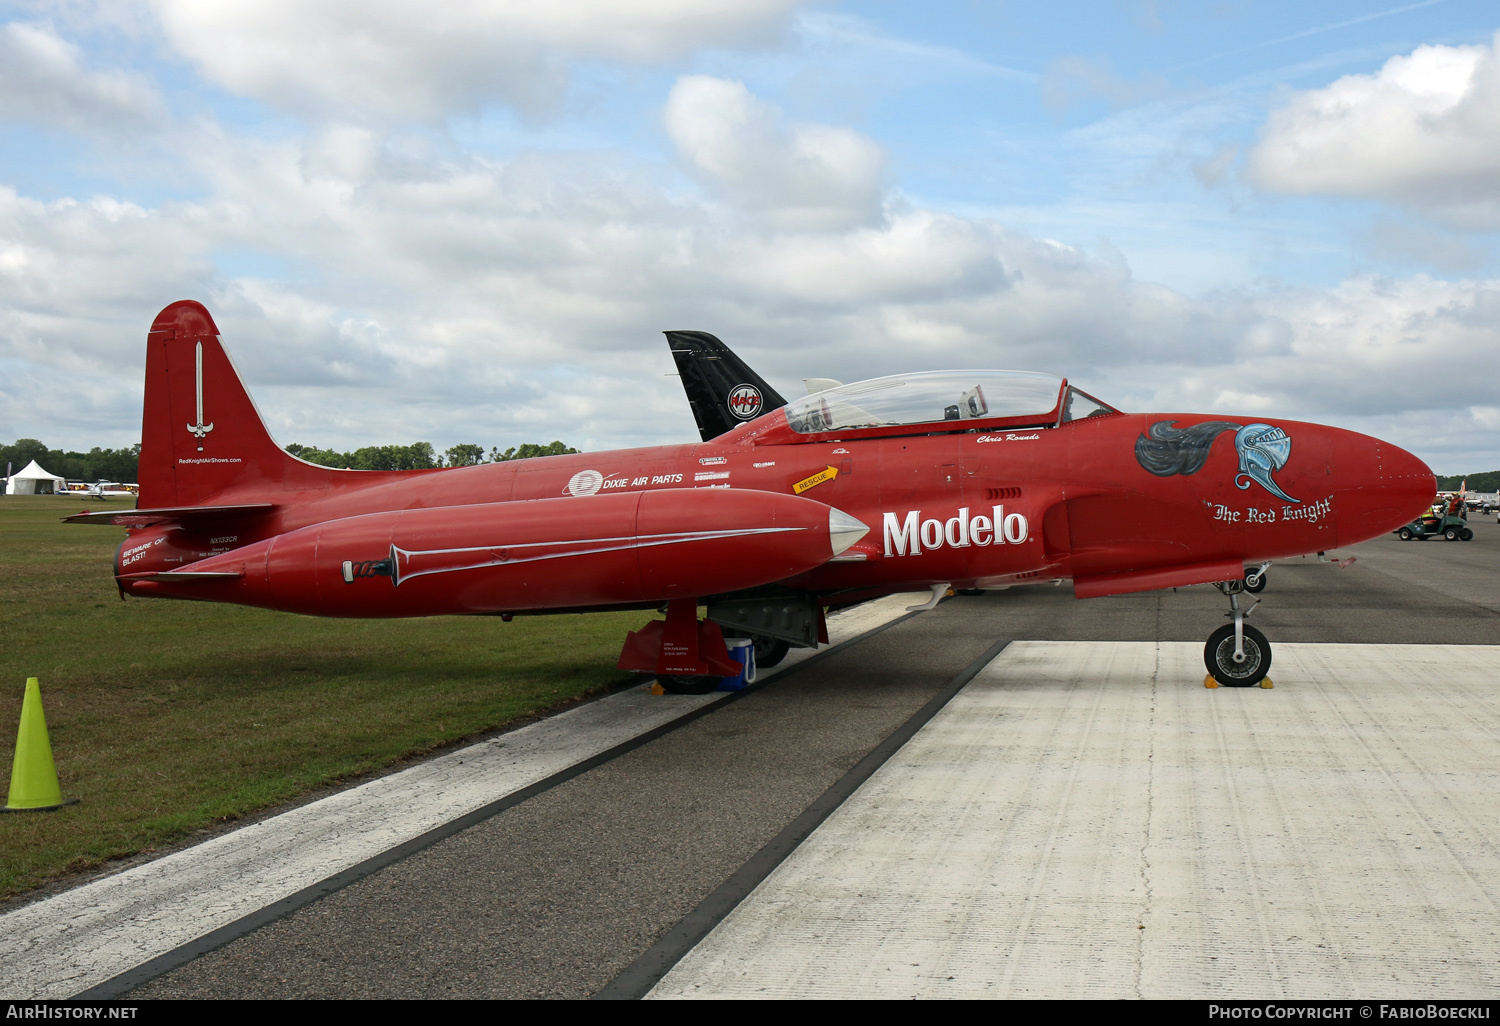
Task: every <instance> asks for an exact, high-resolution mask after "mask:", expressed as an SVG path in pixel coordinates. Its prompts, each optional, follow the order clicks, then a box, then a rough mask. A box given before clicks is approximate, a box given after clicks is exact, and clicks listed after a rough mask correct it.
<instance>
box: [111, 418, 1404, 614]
mask: <svg viewBox="0 0 1500 1026" xmlns="http://www.w3.org/2000/svg"><path fill="white" fill-rule="evenodd" d="M775 417H776V415H775V414H773V415H772V417H770V418H767V421H766V422H757V423H756V424H753V425H747V426H746V429H743V430H741V431H739V432H735V433H732V434H731V435H729V436H726V437H725V438H722V439H718V440H716V441H714V442H708V443H702V444H696V445H672V446H661V447H656V448H649V449H625V450H619V451H615V452H604V453H586V454H579V455H570V456H555V457H546V458H541V459H533V460H526V461H520V462H516V463H498V464H485V465H481V466H475V467H465V468H455V469H451V470H445V471H439V472H426V473H409V474H383V473H371V474H361V473H359V472H338V471H323V470H322V468H313V467H311V466H307V465H303V467H304V468H305V470H304V473H306V474H307V475H309V476H310V477H312V478H313V479H315V480H316V479H318V478H323V479H324V480H323V481H317V482H316V483H315V484H314V486H313V487H309V488H304V489H296V490H287V489H286V487H285V484H286V482H276V484H277V487H278V488H279V489H280V491H279V492H278V494H277V496H276V498H277V501H276V503H275V506H274V508H272V509H270V510H267V511H266V512H264V513H256V514H249V515H245V516H243V517H240V518H239V519H238V520H234V521H229V520H224V519H219V520H217V521H216V522H215V524H214V525H213V526H212V527H211V528H210V527H205V528H202V529H197V530H195V529H193V527H192V525H191V524H190V523H189V524H185V525H176V524H173V525H164V526H156V527H148V528H145V529H142V530H137V531H133V532H132V534H131V537H130V540H129V541H127V542H126V544H125V545H124V546H123V547H122V549H121V552H122V556H121V565H120V567H119V570H118V572H119V573H121V574H122V575H139V574H143V573H148V572H157V573H159V572H161V571H180V570H183V569H185V568H187V567H189V566H190V565H191V568H192V569H193V570H194V571H207V572H214V571H221V572H222V571H229V572H234V573H237V574H242V575H243V576H240V577H236V578H226V579H225V580H223V581H222V582H218V581H201V580H195V581H192V582H184V583H181V584H174V583H172V582H170V581H164V580H162V579H161V578H160V577H157V578H156V579H153V580H145V579H140V578H137V579H135V580H133V581H132V580H128V579H127V581H126V582H125V585H124V586H125V587H126V589H127V590H128V591H130V592H131V593H133V594H138V595H151V594H172V595H177V596H181V597H194V598H203V599H210V600H217V601H229V602H242V603H246V604H251V605H261V606H268V607H272V608H278V609H289V610H295V611H298V612H305V613H322V614H326V615H334V616H420V615H430V614H435V613H475V612H522V611H530V610H539V609H553V608H580V607H601V606H608V605H615V604H618V605H625V604H651V603H653V602H658V601H662V600H665V599H667V598H670V597H675V596H680V595H706V594H713V593H721V592H729V591H733V590H736V589H738V588H744V587H751V586H754V585H758V584H764V583H768V582H773V581H777V582H782V583H785V584H789V585H792V586H795V587H799V588H805V589H808V590H811V591H814V592H817V593H820V594H833V593H849V592H856V591H857V592H869V591H894V590H905V589H910V588H913V587H920V586H922V585H926V584H931V583H943V582H948V583H954V584H958V585H960V586H965V585H978V586H990V587H993V586H998V585H1001V584H1008V583H1018V582H1025V581H1028V580H1049V579H1055V578H1071V579H1074V580H1075V582H1077V587H1078V590H1079V592H1080V594H1108V593H1111V592H1113V591H1136V590H1144V589H1145V588H1150V587H1168V586H1173V585H1175V584H1182V583H1202V582H1203V581H1207V580H1219V579H1224V577H1225V573H1224V567H1226V566H1231V567H1232V568H1237V567H1238V566H1240V565H1242V564H1244V563H1247V562H1255V561H1261V560H1271V559H1277V558H1281V557H1287V556H1295V555H1302V554H1306V553H1312V552H1318V551H1323V550H1327V549H1333V548H1337V547H1341V546H1345V545H1349V544H1352V543H1355V542H1359V541H1364V540H1366V539H1369V538H1373V537H1375V536H1377V535H1380V534H1383V533H1386V532H1388V531H1391V530H1394V529H1396V528H1398V527H1400V526H1401V525H1402V524H1404V523H1406V522H1407V521H1409V520H1410V519H1411V517H1412V516H1413V515H1415V514H1414V511H1419V510H1420V509H1422V508H1425V506H1426V504H1427V502H1428V501H1429V500H1430V498H1431V494H1432V489H1433V478H1432V475H1431V473H1430V471H1428V470H1427V468H1426V466H1425V465H1423V464H1422V463H1421V461H1419V460H1417V459H1416V458H1415V457H1414V456H1411V455H1410V454H1409V453H1406V452H1404V451H1403V450H1401V449H1398V448H1396V447H1394V446H1391V445H1388V444H1386V443H1383V442H1380V441H1377V440H1375V439H1373V438H1369V437H1366V436H1363V435H1359V434H1355V433H1353V432H1349V431H1343V430H1340V429H1337V428H1329V427H1321V426H1318V425H1313V424H1301V423H1296V422H1290V421H1262V423H1267V424H1270V425H1272V426H1274V427H1277V428H1280V429H1282V430H1283V431H1285V432H1286V433H1287V435H1288V436H1290V437H1291V438H1293V439H1294V440H1295V446H1296V448H1295V450H1294V454H1293V458H1292V459H1291V460H1290V461H1289V462H1288V464H1287V466H1286V467H1285V468H1284V469H1282V470H1281V471H1280V472H1279V473H1278V474H1277V475H1276V483H1277V484H1278V485H1279V486H1280V487H1281V489H1282V490H1283V491H1284V492H1286V493H1287V494H1289V495H1293V496H1296V497H1297V498H1298V499H1299V500H1300V501H1299V502H1297V503H1289V502H1287V501H1285V500H1284V499H1281V498H1278V497H1277V496H1275V495H1273V494H1271V493H1270V492H1269V491H1267V490H1265V489H1264V488H1262V487H1261V486H1260V485H1259V484H1257V483H1254V482H1251V483H1249V485H1248V487H1245V488H1241V487H1237V486H1236V482H1235V477H1236V470H1237V460H1236V452H1235V448H1234V446H1233V445H1232V444H1231V440H1230V439H1229V438H1228V437H1224V438H1222V439H1220V441H1219V442H1218V444H1217V445H1215V446H1214V449H1213V451H1211V452H1210V454H1209V456H1208V459H1207V461H1206V463H1205V464H1204V465H1203V466H1202V468H1201V469H1200V470H1198V471H1197V472H1195V473H1192V474H1189V475H1176V476H1171V477H1159V476H1155V475H1153V474H1151V473H1148V472H1147V471H1146V470H1145V469H1143V468H1142V466H1141V465H1140V464H1139V463H1138V461H1137V460H1136V458H1135V456H1134V447H1135V445H1136V443H1137V439H1138V438H1139V437H1140V436H1141V435H1142V434H1143V433H1144V432H1146V431H1147V429H1148V427H1149V426H1150V425H1151V424H1152V423H1156V422H1161V421H1169V422H1172V423H1174V424H1176V425H1178V426H1189V425H1191V424H1193V423H1194V422H1197V421H1202V420H1205V419H1207V418H1205V417H1202V416H1193V415H1157V414H1147V415H1140V414H1136V415H1125V414H1121V415H1116V416H1107V417H1098V418H1093V419H1089V420H1081V421H1074V422H1071V423H1065V424H1063V425H1061V426H1058V427H1037V428H1021V429H1015V430H996V431H991V432H983V431H981V432H966V433H951V434H921V435H913V436H899V435H898V436H894V437H880V438H869V439H858V438H849V439H838V440H831V441H809V442H796V443H790V444H787V443H784V442H781V443H778V442H777V441H776V435H777V432H776V431H775V430H774V428H775V426H776V425H775V423H774V421H775ZM768 435H770V436H772V437H771V439H770V440H768V439H767V437H766V436H768ZM828 468H834V469H836V470H837V473H836V474H830V473H829V471H828ZM299 469H300V468H299ZM820 474H822V475H824V477H825V480H822V481H820V482H818V483H816V484H814V485H812V486H811V487H808V488H806V489H805V490H804V491H803V492H802V493H801V496H800V497H794V496H793V490H794V487H795V486H796V485H797V484H798V483H799V482H804V481H807V480H808V479H810V478H814V477H817V476H818V475H820ZM361 478H368V479H369V483H368V484H363V483H362V482H361ZM330 479H331V480H330ZM1242 480H1243V479H1242ZM570 482H573V485H574V490H578V488H579V483H580V482H581V484H582V486H583V489H584V490H585V491H588V490H590V489H593V493H592V494H578V495H573V494H570V489H569V485H570ZM266 484H267V483H266V482H263V481H256V480H247V481H243V482H241V486H240V487H239V488H237V489H236V488H231V489H229V490H227V491H225V492H221V493H219V494H217V495H215V496H214V497H213V501H214V503H215V504H217V505H234V504H236V503H254V502H257V501H264V499H265V497H266ZM762 493H768V494H762ZM643 495H644V497H645V498H646V499H647V500H648V501H649V502H650V503H651V504H652V510H653V514H652V518H649V519H650V522H646V521H645V520H641V519H640V517H639V516H638V511H637V510H636V509H635V508H634V506H635V504H636V503H637V501H638V500H639V499H641V498H642V497H643ZM767 500H771V501H767ZM809 500H812V501H809ZM778 502H779V503H780V504H781V505H782V506H786V507H792V506H796V507H798V510H795V511H794V510H792V509H781V508H773V507H776V506H777V503H778ZM145 504H146V503H145V501H143V506H144V505H145ZM817 504H821V505H825V506H831V507H833V508H835V509H838V510H841V511H843V512H844V513H847V514H850V515H852V516H854V517H856V518H858V519H859V520H860V521H862V522H863V523H864V524H865V525H866V526H867V527H868V528H869V533H868V534H867V535H866V536H865V537H864V538H863V539H862V540H861V541H859V542H857V543H856V544H855V545H854V546H853V548H851V549H850V550H848V551H847V552H845V553H843V554H842V555H841V556H839V557H837V560H836V561H830V559H829V553H828V552H827V551H826V549H817V547H816V546H814V547H813V549H812V550H809V551H808V552H806V553H797V552H788V553H787V556H786V558H781V559H777V558H776V555H777V553H778V552H782V551H783V550H785V548H786V545H787V533H786V532H783V533H782V534H756V535H729V534H725V535H721V536H720V537H718V538H706V539H703V540H701V541H690V542H688V543H687V545H688V548H687V549H684V548H683V545H682V544H676V543H670V544H661V545H658V546H655V547H656V548H657V549H659V550H660V551H659V553H658V554H659V555H660V556H661V557H662V559H661V560H660V561H658V562H659V563H660V565H659V566H658V565H656V563H655V562H653V563H651V564H650V565H648V566H646V569H645V570H644V571H643V570H642V569H641V567H642V566H643V564H642V562H641V561H642V558H643V553H645V552H646V551H647V550H645V549H642V548H640V547H639V546H635V547H632V548H630V549H628V550H627V549H620V550H617V551H616V552H615V553H605V552H588V553H579V554H572V553H564V554H561V555H556V554H552V558H547V559H544V558H536V557H539V556H540V555H542V553H541V551H540V550H536V551H534V552H531V553H530V555H531V557H532V558H527V556H526V554H524V553H523V552H522V551H521V550H520V548H518V547H521V546H527V545H531V546H536V545H542V544H546V543H548V542H552V543H554V544H565V543H568V542H573V541H578V540H584V541H587V540H590V539H608V538H624V537H636V536H639V535H641V534H645V535H649V536H652V537H657V536H665V535H669V534H672V533H673V532H677V533H682V532H691V531H694V530H701V531H724V532H733V531H736V530H749V529H754V528H757V527H762V528H773V527H775V526H776V522H777V521H776V517H777V516H778V515H779V516H781V517H782V518H783V520H784V521H785V518H787V517H795V515H796V513H797V512H801V513H802V515H803V519H804V520H806V521H807V522H808V524H809V525H811V526H810V527H809V528H808V529H809V530H811V531H814V533H816V527H817V522H818V521H819V518H820V515H821V511H820V510H819V509H817V508H814V507H815V506H816V505H817ZM627 507H630V508H627ZM726 518H727V519H726ZM787 522H789V521H787ZM824 534H825V535H826V531H825V532H824ZM392 546H396V547H397V548H399V549H401V550H402V551H403V552H447V551H454V550H471V549H488V548H493V549H495V550H497V553H498V551H499V550H502V549H516V550H517V551H516V553H515V555H514V556H510V557H509V558H507V559H504V560H501V559H499V558H498V556H497V557H496V558H495V559H493V560H491V559H488V558H486V559H478V558H475V557H474V556H473V554H472V553H470V554H467V555H464V556H461V557H456V562H455V565H454V568H451V569H448V570H446V571H442V572H438V573H431V574H427V575H426V581H425V583H419V581H418V580H416V579H410V578H409V579H408V580H403V581H401V583H399V584H394V583H393V579H392V577H390V576H362V577H359V578H356V579H355V580H353V581H352V582H350V581H344V580H342V579H341V578H340V573H341V567H342V565H343V563H344V562H345V561H350V562H353V563H355V564H373V563H375V562H377V561H380V560H384V559H388V558H390V550H391V547H392ZM689 550H691V555H689V554H688V552H689ZM710 554H711V555H710ZM653 555H655V554H653ZM427 558H428V559H429V560H433V559H436V560H438V561H439V562H441V559H442V557H441V556H429V557H427ZM674 562H680V563H681V565H680V566H679V567H676V568H675V569H674V568H673V566H672V564H673V563H674ZM705 564H711V565H705ZM502 571H504V572H502ZM1237 572H1238V571H1237V569H1236V573H1237ZM642 573H644V574H645V577H644V578H642V579H639V580H638V579H637V578H641V575H642ZM653 575H654V576H653ZM1194 577H1197V578H1201V580H1189V579H1188V578H1194ZM627 578H628V579H629V580H630V581H631V582H633V583H632V584H631V585H630V586H623V585H620V586H617V585H618V584H619V582H621V581H624V580H626V579H627ZM476 582H477V583H476Z"/></svg>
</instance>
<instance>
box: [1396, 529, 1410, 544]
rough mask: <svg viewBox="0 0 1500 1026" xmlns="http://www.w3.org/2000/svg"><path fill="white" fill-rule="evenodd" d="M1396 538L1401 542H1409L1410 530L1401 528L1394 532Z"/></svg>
mask: <svg viewBox="0 0 1500 1026" xmlns="http://www.w3.org/2000/svg"><path fill="white" fill-rule="evenodd" d="M1396 537H1397V538H1400V539H1401V540H1402V541H1411V528H1409V527H1403V528H1401V530H1399V531H1397V532H1396Z"/></svg>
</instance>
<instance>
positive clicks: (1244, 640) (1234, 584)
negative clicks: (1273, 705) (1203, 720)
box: [1203, 571, 1271, 688]
mask: <svg viewBox="0 0 1500 1026" xmlns="http://www.w3.org/2000/svg"><path fill="white" fill-rule="evenodd" d="M1262 572H1264V571H1262ZM1214 587H1216V588H1218V589H1219V590H1220V591H1221V592H1223V593H1224V594H1225V595H1226V596H1228V598H1229V612H1228V613H1227V614H1225V615H1227V616H1230V617H1233V618H1234V622H1233V623H1226V624H1225V625H1224V626H1222V627H1220V628H1219V629H1218V630H1216V631H1214V632H1213V633H1212V634H1210V635H1209V636H1208V643H1207V644H1206V645H1204V646H1203V663H1204V665H1205V666H1207V667H1208V672H1209V674H1210V675H1211V676H1212V677H1213V678H1214V679H1215V680H1217V681H1218V682H1219V683H1220V684H1222V685H1223V686H1224V687H1226V688H1249V687H1254V686H1255V685H1257V684H1259V683H1260V682H1261V681H1262V680H1264V679H1265V676H1266V674H1267V673H1269V672H1270V669H1271V643H1270V642H1269V641H1267V640H1266V636H1265V635H1264V634H1262V633H1261V632H1260V631H1258V630H1256V629H1255V628H1254V627H1251V626H1250V625H1249V624H1247V623H1245V617H1247V616H1249V615H1250V614H1251V612H1253V611H1254V609H1255V607H1256V606H1257V605H1259V604H1260V603H1259V602H1255V603H1252V604H1251V606H1250V608H1249V609H1241V608H1240V592H1241V591H1243V590H1244V588H1245V582H1244V581H1220V582H1218V583H1217V584H1215V585H1214Z"/></svg>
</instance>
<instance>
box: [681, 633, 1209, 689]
mask: <svg viewBox="0 0 1500 1026" xmlns="http://www.w3.org/2000/svg"><path fill="white" fill-rule="evenodd" d="M1232 643H1233V642H1232V641H1231V644H1232ZM722 681H723V678H722V677H683V676H677V675H675V674H670V673H659V674H657V675H656V683H658V684H660V685H661V689H662V690H663V691H665V692H667V694H669V695H706V694H708V693H709V692H710V691H712V690H713V689H714V688H716V687H718V686H719V684H720V683H721V682H722Z"/></svg>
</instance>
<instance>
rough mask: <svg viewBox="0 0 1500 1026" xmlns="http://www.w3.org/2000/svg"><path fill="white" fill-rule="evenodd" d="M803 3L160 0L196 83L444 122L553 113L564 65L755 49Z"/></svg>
mask: <svg viewBox="0 0 1500 1026" xmlns="http://www.w3.org/2000/svg"><path fill="white" fill-rule="evenodd" d="M800 2H803V0H720V2H716V3H707V4H706V3H701V2H699V0H636V2H632V3H618V2H616V0H548V2H546V3H536V2H527V0H449V2H445V3H440V4H413V3H410V2H407V0H364V2H361V3H357V4H354V3H346V2H344V0H214V2H212V3H204V2H202V0H152V6H153V7H154V8H155V10H156V12H157V15H158V17H159V18H160V20H161V23H162V26H163V28H164V29H165V31H166V34H167V37H168V38H169V39H170V40H171V42H172V43H173V45H174V46H176V48H177V49H178V50H179V51H180V52H181V53H182V54H183V55H184V56H186V57H187V58H188V59H189V60H191V61H192V62H193V63H194V64H195V65H196V66H197V68H198V71H199V73H200V74H202V75H203V76H204V77H205V78H207V79H208V80H210V81H213V82H216V83H218V84H219V85H222V86H224V87H225V88H226V89H229V90H231V91H232V92H235V93H238V94H241V95H244V96H251V97H254V98H256V99H259V100H263V101H265V102H267V103H270V104H273V105H275V106H277V107H279V108H282V109H285V110H291V111H297V112H302V113H312V114H316V115H320V116H331V117H336V118H340V119H343V120H363V121H370V122H381V121H386V120H389V119H393V118H394V119H403V118H416V119H437V118H441V117H442V116H444V115H446V114H450V113H455V112H462V111H472V110H475V109H477V108H479V107H480V106H482V105H483V104H485V103H486V102H490V101H499V102H502V103H507V104H510V105H511V106H513V107H515V108H517V109H518V110H520V111H521V112H523V113H526V114H529V115H541V114H545V113H548V112H549V111H550V110H551V109H552V108H553V107H554V105H555V104H556V103H557V101H558V99H559V96H560V94H561V92H562V89H563V88H564V86H565V84H566V79H567V68H566V62H567V61H568V60H570V59H576V58H584V59H588V58H597V59H604V60H611V61H622V62H627V63H635V64H648V65H649V64H657V63H662V62H667V61H671V60H676V59H680V58H681V57H683V56H685V55H687V54H689V53H691V52H693V51H694V50H697V49H700V48H703V47H713V46H742V45H756V44H761V43H766V42H769V41H772V40H774V39H775V38H776V37H777V35H778V33H780V32H781V31H783V30H784V27H785V24H786V21H787V17H788V14H789V12H790V11H791V9H792V8H794V7H795V6H796V5H797V4H798V3H800Z"/></svg>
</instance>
